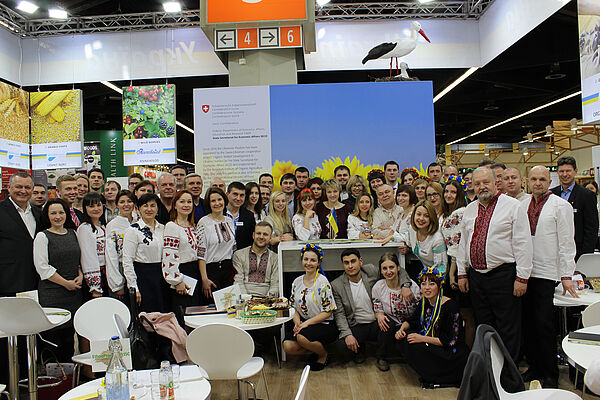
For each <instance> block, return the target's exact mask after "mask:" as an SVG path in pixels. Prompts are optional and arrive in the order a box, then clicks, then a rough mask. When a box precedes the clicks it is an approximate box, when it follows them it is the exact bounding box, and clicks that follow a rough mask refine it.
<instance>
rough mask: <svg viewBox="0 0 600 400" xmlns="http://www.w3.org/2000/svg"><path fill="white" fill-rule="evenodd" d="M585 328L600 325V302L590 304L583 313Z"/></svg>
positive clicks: (582, 319)
mask: <svg viewBox="0 0 600 400" xmlns="http://www.w3.org/2000/svg"><path fill="white" fill-rule="evenodd" d="M581 323H582V324H583V327H584V328H585V327H588V326H594V325H600V301H597V302H595V303H593V304H590V305H589V306H587V307H586V308H585V310H583V312H582V313H581Z"/></svg>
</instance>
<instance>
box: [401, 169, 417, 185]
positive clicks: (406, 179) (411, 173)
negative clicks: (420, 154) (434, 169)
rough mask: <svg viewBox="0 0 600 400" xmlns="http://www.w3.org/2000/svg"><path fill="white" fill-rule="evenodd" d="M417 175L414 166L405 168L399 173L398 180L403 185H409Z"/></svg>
mask: <svg viewBox="0 0 600 400" xmlns="http://www.w3.org/2000/svg"><path fill="white" fill-rule="evenodd" d="M418 177H419V172H418V171H417V170H416V169H414V168H406V169H404V170H403V171H402V173H401V174H400V182H401V183H402V184H403V185H411V186H412V184H413V183H414V182H415V179H417V178H418Z"/></svg>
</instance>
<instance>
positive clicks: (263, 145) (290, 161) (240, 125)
mask: <svg viewBox="0 0 600 400" xmlns="http://www.w3.org/2000/svg"><path fill="white" fill-rule="evenodd" d="M194 117H195V128H196V131H195V153H196V167H197V172H199V173H200V174H202V175H203V177H204V176H205V175H206V178H205V181H210V179H213V178H214V177H220V178H222V179H224V180H225V182H231V181H232V180H233V179H239V180H241V181H242V182H248V181H258V177H259V175H260V173H261V172H262V171H264V169H265V168H267V169H269V170H270V171H271V172H272V174H273V177H274V183H275V187H276V188H279V180H280V178H281V177H282V176H283V175H284V174H285V173H288V172H289V173H294V171H295V169H296V168H297V167H299V166H304V167H306V168H308V170H309V171H310V175H311V176H318V177H320V178H322V179H324V180H327V179H332V178H333V175H334V169H335V167H337V166H338V165H341V164H344V165H346V166H347V167H348V168H349V169H350V174H351V175H361V176H363V177H365V178H366V176H367V174H368V173H369V171H371V170H372V169H374V168H379V169H383V165H384V164H385V162H386V161H388V160H395V161H397V162H398V164H400V170H402V169H404V168H416V169H417V170H422V169H423V167H422V166H423V165H424V166H427V165H428V164H429V163H430V162H432V161H434V160H435V129H434V117H433V87H432V83H431V82H426V81H423V82H373V83H343V84H311V85H278V86H270V87H267V86H263V87H240V88H215V89H196V90H195V91H194ZM217 155H218V156H217ZM231 171H233V172H231Z"/></svg>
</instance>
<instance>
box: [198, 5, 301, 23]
mask: <svg viewBox="0 0 600 400" xmlns="http://www.w3.org/2000/svg"><path fill="white" fill-rule="evenodd" d="M206 14H207V21H206V22H207V23H209V24H225V23H237V22H258V21H281V20H284V21H285V20H305V19H306V15H307V14H306V0H206Z"/></svg>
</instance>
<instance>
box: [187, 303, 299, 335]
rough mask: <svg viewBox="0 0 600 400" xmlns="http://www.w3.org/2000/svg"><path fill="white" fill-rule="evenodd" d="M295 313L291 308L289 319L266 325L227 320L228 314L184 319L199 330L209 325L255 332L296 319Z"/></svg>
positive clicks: (277, 319)
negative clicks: (225, 325) (229, 326)
mask: <svg viewBox="0 0 600 400" xmlns="http://www.w3.org/2000/svg"><path fill="white" fill-rule="evenodd" d="M295 313H296V310H295V309H294V308H293V307H292V308H290V315H289V316H288V317H278V318H275V321H273V322H269V323H266V324H245V323H243V322H242V320H241V319H237V318H227V314H204V315H186V316H185V317H184V318H183V319H184V320H185V324H186V326H189V327H190V328H197V327H199V326H204V325H208V324H227V325H231V326H235V327H237V328H240V329H243V330H245V331H253V330H256V329H264V328H270V327H272V326H277V325H282V324H285V323H286V322H288V321H289V320H291V319H292V318H294V314H295Z"/></svg>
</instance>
